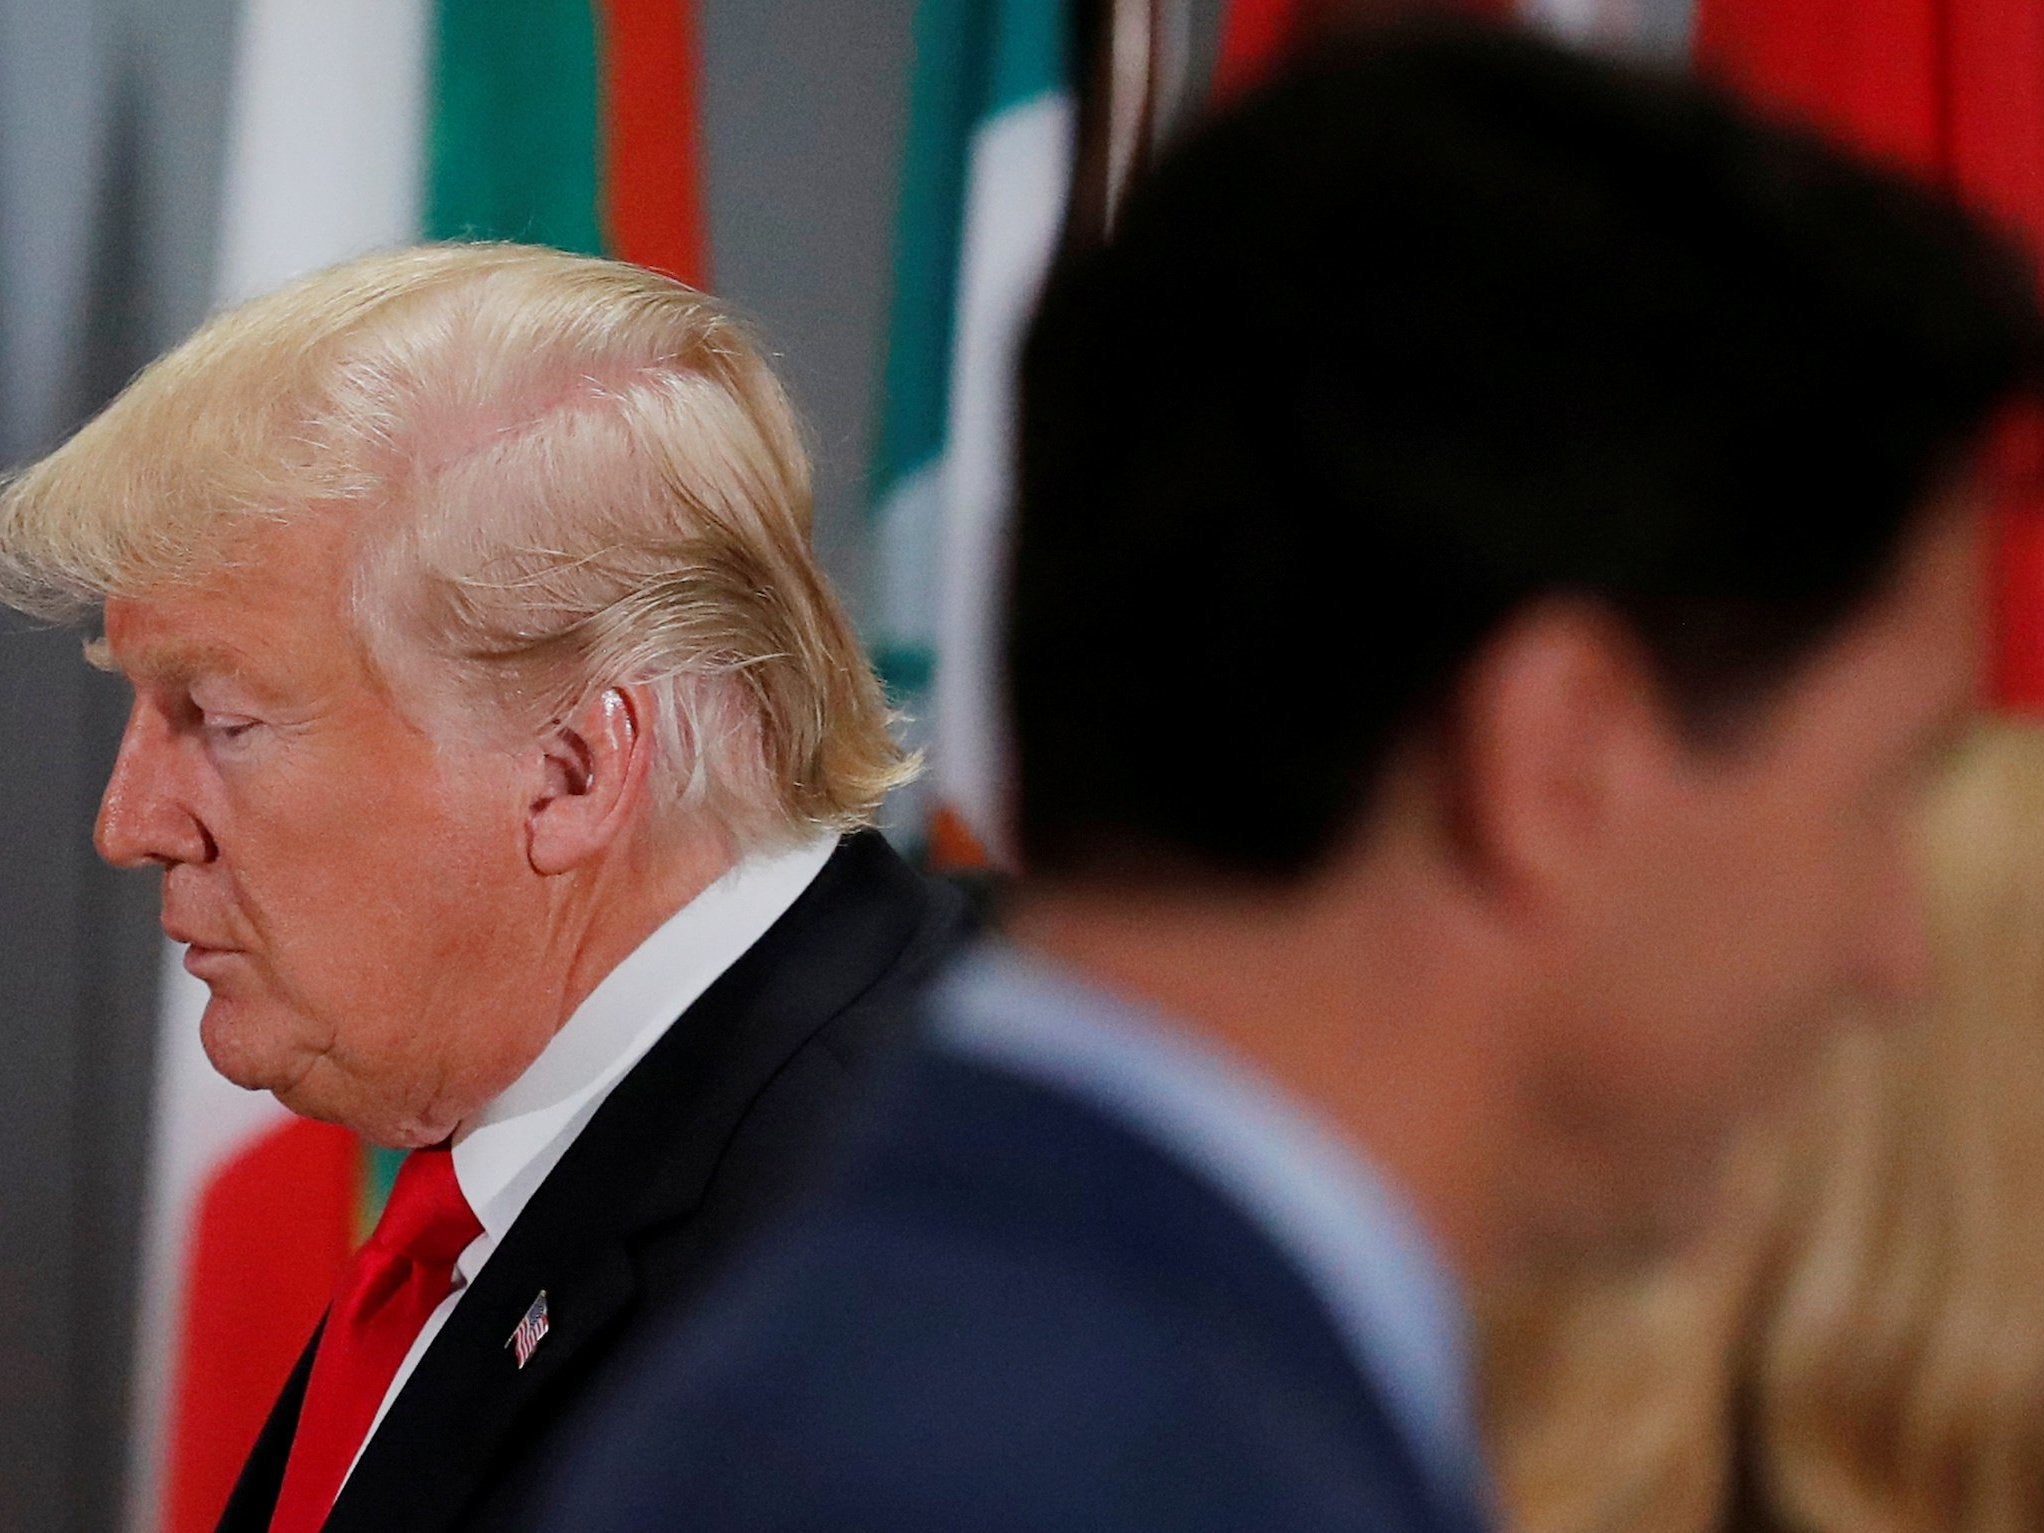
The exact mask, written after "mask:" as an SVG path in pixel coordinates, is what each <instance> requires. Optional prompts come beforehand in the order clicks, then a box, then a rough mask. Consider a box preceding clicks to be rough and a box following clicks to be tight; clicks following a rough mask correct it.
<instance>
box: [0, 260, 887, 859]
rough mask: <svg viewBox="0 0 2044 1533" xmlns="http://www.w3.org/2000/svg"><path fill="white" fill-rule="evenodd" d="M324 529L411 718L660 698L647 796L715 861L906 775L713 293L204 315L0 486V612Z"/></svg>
mask: <svg viewBox="0 0 2044 1533" xmlns="http://www.w3.org/2000/svg"><path fill="white" fill-rule="evenodd" d="M309 516H336V517H343V518H346V519H347V520H348V521H349V523H350V525H351V530H350V544H351V549H352V571H353V583H354V589H353V592H352V596H353V607H354V612H355V616H356V619H357V622H358V627H359V629H360V637H361V639H362V641H363V642H364V643H365V644H366V645H367V646H368V648H369V650H370V651H371V653H372V654H373V655H374V657H375V658H376V660H377V661H378V663H379V666H380V668H381V669H382V670H383V671H384V672H385V673H386V674H387V676H388V678H389V679H390V681H391V682H392V684H393V685H394V686H395V687H396V688H397V690H398V691H399V693H400V695H402V696H404V697H406V698H407V699H409V700H410V701H411V702H412V703H414V704H416V705H417V707H418V708H419V709H420V710H422V711H424V712H428V713H432V714H434V715H435V716H437V717H443V718H444V717H449V716H453V715H460V716H462V717H463V718H465V719H466V721H467V722H468V723H470V724H472V725H477V726H480V727H504V726H508V727H512V728H517V729H529V728H534V727H541V726H544V725H545V724H547V723H548V722H550V721H552V720H555V719H558V718H561V717H564V716H566V715H567V714H568V713H569V712H570V711H572V709H573V708H574V707H575V706H576V705H577V704H578V702H579V701H580V700H582V699H583V698H586V697H588V696H591V695H593V694H594V693H595V692H597V691H599V690H601V689H603V688H605V687H611V686H618V685H627V684H635V685H645V686H647V687H649V688H650V689H651V690H652V694H653V696H654V699H655V703H656V715H655V720H654V723H655V726H656V733H657V735H658V738H659V744H660V748H661V749H660V767H659V768H658V770H660V771H662V772H664V773H665V774H666V777H665V781H664V788H665V791H664V793H663V795H662V797H661V802H662V804H663V805H664V806H665V807H666V809H668V810H670V811H672V812H674V813H700V814H702V815H705V816H707V817H708V818H709V820H710V821H711V822H712V823H716V824H719V825H721V826H722V827H723V828H724V830H726V831H727V832H728V833H729V834H730V836H731V838H732V839H733V841H734V842H735V843H736V844H737V845H738V846H739V847H741V848H743V847H747V846H751V845H754V844H758V843H762V842H771V841H775V840H780V839H786V838H788V837H790V836H795V835H800V834H806V833H807V832H808V831H809V830H811V829H814V828H820V827H846V826H850V825H856V824H860V823H864V822H865V821H867V820H868V819H869V818H870V817H871V815H872V813H873V811H874V809H875V807H876V806H877V804H878V802H879V800H880V798H881V796H882V795H883V794H884V793H885V791H886V789H887V788H888V787H889V786H890V785H891V784H892V783H894V782H895V781H898V780H899V779H900V778H901V777H902V776H903V775H904V774H905V771H906V769H907V767H906V764H905V763H904V761H903V760H902V758H901V755H900V753H899V751H898V750H897V748H896V747H895V746H894V744H893V743H892V742H891V741H890V740H889V738H888V735H887V729H886V724H887V719H886V711H885V707H884V704H883V702H882V699H881V696H880V693H879V690H878V687H877V684H876V682H875V681H874V678H873V676H872V673H871V671H870V669H869V667H868V666H867V664H866V662H865V660H864V659H863V657H862V655H861V654H860V652H859V649H858V645H857V643H856V640H855V638H854V636H853V634H852V632H851V629H850V626H849V624H848V623H847V621H846V619H845V616H844V614H843V612H842V611H841V610H840V608H839V605H838V603H837V600H836V598H835V596H834V595H833V594H832V593H831V591H830V590H829V588H828V586H827V585H826V584H825V582H824V580H823V577H822V574H821V572H820V570H819V569H818V567H817V565H816V562H815V559H814V556H813V554H812V551H811V549H810V546H809V469H808V460H807V456H806V454H805V451H804V448H803V444H802V441H801V435H800V431H799V428H798V425H797V422H796V419H795V416H794V414H793V411H792V410H791V408H790V406H789V404H788V401H787V399H786V397H785V396H784V394H783V392H782V390H781V387H780V385H779V383H778V382H777V381H776V380H775V378H774V376H773V374H772V372H771V371H770V369H769V368H768V367H767V365H766V363H765V361H764V360H763V359H762V358H761V356H760V355H759V353H758V351H757V350H756V349H755V348H754V346H753V345H752V344H751V342H750V341H749V339H748V338H747V337H746V336H745V335H744V333H743V331H742V330H741V329H740V328H739V327H738V326H737V325H736V324H735V323H734V322H733V321H732V320H731V319H730V318H729V317H728V316H727V315H726V314H725V313H724V312H723V311H722V310H721V309H720V308H719V307H718V305H717V304H716V303H715V301H714V300H712V299H710V298H709V297H707V296H706V295H704V294H702V293H698V292H695V291H692V290H691V289H689V288H686V287H684V286H682V285H681V284H679V283H677V282H673V281H671V280H669V279H667V278H664V277H660V276H658V275H656V274H654V273H651V272H647V271H643V270H640V269H638V268H635V267H631V266H626V265H623V264H621V263H618V262H611V261H600V260H594V259H589V258H585V257H579V256H571V255H565V254H562V253H560V252H557V251H550V250H542V249H537V248H531V247H523V246H516V245H450V246H439V247H426V248H421V249H415V250H403V251H396V252H391V253H388V254H382V255H375V256H369V257H366V258H363V259H361V260H359V261H354V262H350V263H348V264H346V265H343V266H340V267H336V268H334V269H332V270H329V271H325V272H321V273H318V274H316V275H314V276H312V277H309V278H306V279H304V280H303V281H301V282H298V283H296V284H293V285H292V286H290V287H288V288H285V289H283V290H282V291H280V292H277V293H274V294H271V295H269V296H266V297H264V298H260V299H257V300H255V301H253V302H251V303H248V304H245V305H243V306H241V307H240V308H237V309H235V310H232V311H230V312H228V313H226V314H223V315H221V316H220V317H219V318H217V319H215V320H214V321H213V322H212V323H211V324H209V325H208V326H207V327H206V328H205V329H203V330H201V331H200V332H199V333H198V334H197V335H195V336H194V337H193V338H192V339H191V340H189V341H188V342H186V343H185V344H184V345H183V346H181V347H180V348H178V349H177V350H176V351H175V352H173V353H171V354H170V355H169V356H167V357H165V358H163V359H162V360H161V361H159V362H157V363H156V364H155V365H153V366H152V367H151V368H149V369H148V370H147V371H146V372H145V373H143V374H142V376H141V377H140V378H138V379H137V380H136V382H135V383H134V384H133V385H132V386H131V387H130V388H129V389H128V390H127V391H126V392H125V393H124V394H123V395H122V396H121V397H120V398H119V399H118V400H117V401H116V402H115V403H114V404H113V405H111V406H110V407H109V408H108V409H107V410H106V411H105V412H104V413H103V414H102V415H101V416H100V417H99V418H98V419H96V420H95V421H93V422H92V423H91V424H90V425H88V426H87V427H86V428H85V429H84V430H82V431H81V432H79V433H78V435H77V436H76V437H74V438H73V439H72V440H71V441H70V442H69V443H67V444H66V445H65V446H64V447H63V448H62V449H61V450H59V451H58V452H56V453H55V454H53V455H52V456H51V457H49V458H48V459H46V460H45V461H44V462H42V463H40V464H38V465H36V466H35V467H33V468H32V469H30V470H29V471H28V472H26V473H25V474H23V475H21V476H20V477H18V478H17V479H16V480H15V481H14V482H12V483H11V484H9V485H8V486H7V487H6V490H5V493H4V497H0V601H5V602H7V603H8V604H10V605H14V606H17V607H23V608H27V609H29V610H34V611H41V612H46V613H50V614H52V615H63V614H65V613H67V612H69V611H70V610H72V609H75V608H77V607H79V606H83V605H87V604H90V603H93V602H97V601H101V600H104V599H106V598H108V597H111V596H126V595H136V594H141V593H144V592H149V591H153V590H158V589H161V588H163V587H165V586H167V585H174V584H177V583H180V582H203V581H204V580H205V579H206V578H208V576H209V575H210V574H212V573H215V572H217V571H219V570H221V569H223V568H225V567H228V566H230V565H232V564H233V563H234V561H235V560H236V559H237V558H238V557H240V554H241V552H242V550H243V549H245V548H246V546H247V544H248V540H249V539H250V538H252V537H254V536H256V535H258V534H259V533H260V531H261V529H262V528H264V527H266V526H273V525H276V524H278V523H281V522H289V521H292V520H295V519H298V518H303V517H309Z"/></svg>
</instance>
